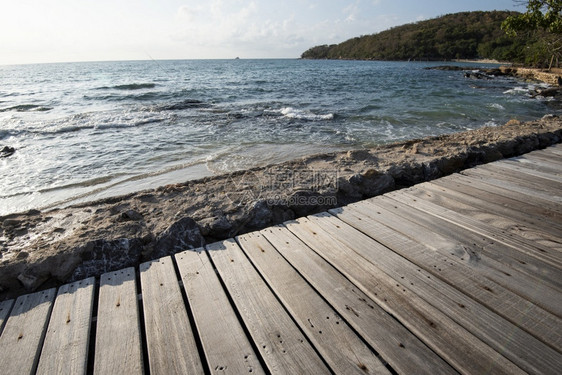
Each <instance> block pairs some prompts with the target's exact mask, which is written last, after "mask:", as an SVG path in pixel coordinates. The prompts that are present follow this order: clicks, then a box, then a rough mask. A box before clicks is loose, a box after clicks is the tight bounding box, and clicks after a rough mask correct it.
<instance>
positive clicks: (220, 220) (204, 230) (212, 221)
mask: <svg viewBox="0 0 562 375" xmlns="http://www.w3.org/2000/svg"><path fill="white" fill-rule="evenodd" d="M199 226H200V228H201V234H202V235H203V236H205V237H206V236H209V237H213V238H220V239H222V238H228V234H229V233H230V231H231V230H232V223H231V222H230V221H229V220H228V219H227V218H226V217H225V216H224V215H220V216H218V217H217V216H215V217H211V218H208V219H203V220H201V221H200V222H199Z"/></svg>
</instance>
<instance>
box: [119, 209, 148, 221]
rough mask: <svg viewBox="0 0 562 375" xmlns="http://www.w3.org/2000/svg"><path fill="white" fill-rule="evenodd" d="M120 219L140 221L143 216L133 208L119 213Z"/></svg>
mask: <svg viewBox="0 0 562 375" xmlns="http://www.w3.org/2000/svg"><path fill="white" fill-rule="evenodd" d="M121 219H122V220H131V221H141V220H142V219H143V216H142V215H141V214H140V213H139V212H137V211H135V210H127V211H125V212H123V213H121Z"/></svg>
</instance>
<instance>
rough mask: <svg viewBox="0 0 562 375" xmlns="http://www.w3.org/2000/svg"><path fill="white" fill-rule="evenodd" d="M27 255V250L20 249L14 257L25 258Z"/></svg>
mask: <svg viewBox="0 0 562 375" xmlns="http://www.w3.org/2000/svg"><path fill="white" fill-rule="evenodd" d="M27 257H29V253H28V252H27V251H20V252H19V253H18V255H16V259H25V258H27Z"/></svg>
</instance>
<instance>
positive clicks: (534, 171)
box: [494, 159, 562, 184]
mask: <svg viewBox="0 0 562 375" xmlns="http://www.w3.org/2000/svg"><path fill="white" fill-rule="evenodd" d="M498 167H499V168H501V169H503V170H506V172H508V171H513V173H514V174H517V175H519V174H520V173H524V174H527V175H530V176H533V177H534V178H536V180H537V182H539V183H540V182H541V181H543V180H548V182H549V183H551V182H550V181H553V182H557V183H558V184H561V183H562V177H561V176H559V175H557V174H556V172H554V171H553V170H551V169H548V168H545V167H542V168H541V167H539V166H538V165H537V164H533V163H530V162H526V163H525V162H522V161H514V160H510V159H506V160H502V161H499V162H496V163H494V168H498Z"/></svg>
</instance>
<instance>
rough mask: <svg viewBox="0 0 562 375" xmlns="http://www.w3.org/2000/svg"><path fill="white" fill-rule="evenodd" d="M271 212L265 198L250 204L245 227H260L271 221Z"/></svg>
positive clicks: (267, 224)
mask: <svg viewBox="0 0 562 375" xmlns="http://www.w3.org/2000/svg"><path fill="white" fill-rule="evenodd" d="M272 218H273V213H272V212H271V208H270V207H269V205H268V204H267V201H265V200H259V201H257V202H255V203H254V204H253V205H252V208H251V209H250V211H249V220H248V223H247V224H246V227H247V228H249V229H250V230H251V229H262V228H265V227H267V226H269V225H270V224H271V222H272Z"/></svg>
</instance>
